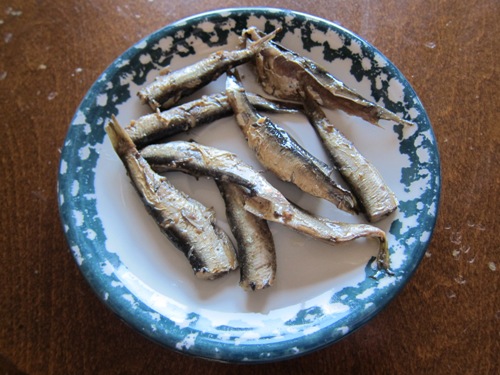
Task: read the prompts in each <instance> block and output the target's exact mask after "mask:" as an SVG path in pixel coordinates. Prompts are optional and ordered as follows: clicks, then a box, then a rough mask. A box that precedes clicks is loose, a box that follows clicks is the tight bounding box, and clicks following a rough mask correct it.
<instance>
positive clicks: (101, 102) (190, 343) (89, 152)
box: [58, 8, 441, 363]
mask: <svg viewBox="0 0 500 375" xmlns="http://www.w3.org/2000/svg"><path fill="white" fill-rule="evenodd" d="M251 17H254V18H255V17H257V18H260V19H265V22H264V25H261V26H262V28H263V29H265V31H270V30H272V29H274V27H275V26H276V25H277V24H279V25H281V26H282V27H283V29H284V30H285V31H286V32H288V31H290V32H294V31H295V32H300V33H301V37H302V42H303V46H304V49H306V50H310V49H311V48H312V47H315V46H318V44H317V43H316V42H313V39H312V38H311V33H312V32H313V31H314V32H320V33H324V34H326V33H327V32H334V33H336V34H338V36H339V37H340V38H341V40H342V41H343V43H344V45H343V46H342V47H340V48H337V47H332V46H330V45H329V44H328V43H324V44H323V45H322V47H323V56H324V59H325V61H332V60H334V59H337V58H342V59H351V60H352V69H351V72H350V73H351V74H352V75H353V76H354V77H355V78H356V79H357V80H358V81H360V80H361V79H368V80H370V82H371V88H372V95H373V98H375V100H377V101H379V102H381V103H383V104H384V105H385V106H386V107H387V108H388V109H390V110H392V111H394V112H400V113H405V115H408V114H409V113H410V111H412V110H414V112H413V113H417V115H415V116H413V117H412V120H413V121H415V122H416V123H417V124H418V131H416V132H414V133H413V134H411V135H409V136H407V135H404V134H403V129H402V127H400V126H394V131H395V132H396V133H397V134H398V137H399V140H400V152H401V154H405V155H407V156H408V159H409V165H408V167H405V168H403V170H402V171H401V183H402V184H404V186H405V189H407V190H411V189H413V188H414V187H415V186H416V185H418V186H419V188H418V190H419V191H418V192H417V193H416V196H415V198H414V199H411V200H407V201H401V202H400V203H401V205H400V211H401V212H402V214H403V215H402V216H403V217H406V218H409V217H411V218H412V220H413V221H414V222H415V223H416V225H412V226H411V227H409V228H408V225H407V224H406V223H404V222H402V221H400V220H398V219H396V220H394V222H393V223H392V226H391V228H390V233H391V235H392V236H394V238H396V241H395V243H393V244H391V249H392V247H393V246H394V247H398V248H399V249H400V250H401V251H404V253H405V260H404V263H403V264H402V266H401V267H400V269H398V270H397V271H396V276H397V279H395V280H397V282H394V283H392V284H390V285H388V286H387V287H385V288H384V289H380V290H378V289H375V288H374V284H373V280H372V279H370V278H368V277H367V279H366V281H364V282H362V283H360V284H359V285H358V286H356V287H353V288H344V289H343V290H341V291H340V292H339V293H338V295H344V296H350V295H353V296H354V295H358V296H359V295H360V294H362V293H365V295H366V296H367V298H365V299H364V300H363V303H362V306H361V303H360V304H359V305H357V302H356V299H355V298H354V299H353V302H345V303H348V304H349V307H350V312H349V314H347V315H339V314H333V315H332V314H328V313H325V311H324V310H323V309H322V308H321V306H312V307H308V308H305V309H303V310H301V311H300V312H299V313H298V314H296V316H295V317H294V318H293V319H288V320H287V321H286V322H284V325H285V326H286V327H288V328H290V330H289V332H290V333H289V334H286V335H280V336H279V337H278V336H274V337H273V336H268V337H265V336H261V337H260V338H259V339H258V340H249V341H241V340H239V339H238V337H241V332H239V333H238V332H237V331H238V329H234V328H232V327H228V326H224V327H222V326H221V327H215V328H214V331H212V332H210V331H200V330H199V329H197V324H196V323H197V321H200V320H201V319H202V318H203V317H200V316H199V315H198V314H196V313H194V312H193V313H191V314H188V315H187V316H186V321H188V322H190V323H189V324H187V325H179V324H177V323H175V322H173V321H172V320H171V319H169V318H168V317H166V316H163V315H160V314H158V312H157V311H155V310H154V309H152V308H151V307H150V306H148V305H146V304H145V303H143V302H142V301H141V300H139V299H135V298H134V297H133V295H134V293H133V292H131V291H130V290H129V289H127V287H126V286H125V285H124V284H123V283H122V282H121V280H120V278H119V277H118V275H117V273H116V272H111V271H107V270H108V268H106V267H108V266H110V268H109V269H111V270H119V269H123V267H124V266H123V264H121V262H120V259H119V258H118V256H117V255H116V254H114V253H111V252H109V251H108V250H107V249H106V248H105V240H106V234H105V230H104V228H103V225H102V222H101V220H100V218H99V216H98V214H97V208H96V196H95V187H94V178H95V167H96V164H97V160H98V158H99V149H100V145H102V143H103V140H104V137H105V131H104V127H103V125H104V123H105V122H106V121H107V120H108V119H109V118H110V117H111V116H112V115H116V114H117V112H118V109H117V105H119V104H121V103H124V102H126V101H127V100H128V99H130V91H129V84H128V83H126V82H124V77H133V78H132V79H133V82H134V83H135V84H137V85H140V84H143V83H144V82H145V80H146V75H147V72H149V71H150V70H151V69H158V67H159V66H160V65H161V66H165V65H168V63H169V61H170V59H171V58H172V56H173V54H167V55H165V53H164V52H165V51H163V50H162V49H161V48H153V46H158V45H159V43H160V41H161V40H162V39H164V38H166V37H171V38H173V39H174V41H175V42H174V43H173V45H177V46H179V45H182V46H183V48H182V49H178V50H177V52H176V53H177V54H179V55H181V52H180V51H181V50H182V51H183V52H182V53H184V54H186V55H189V54H193V53H195V51H194V50H193V47H192V46H190V45H188V44H187V43H184V40H185V38H186V37H187V36H188V35H195V36H196V37H197V38H198V39H200V40H201V41H203V43H204V44H206V45H207V46H209V47H213V46H217V45H221V46H223V45H224V44H225V43H226V41H227V37H228V34H229V32H235V33H238V34H239V33H241V31H242V30H243V29H244V28H246V27H248V26H250V25H249V19H250V18H251ZM228 20H231V23H230V25H231V27H230V30H228V29H227V28H222V27H218V26H217V25H222V24H225V25H227V24H228ZM207 22H208V23H213V24H215V25H216V26H215V27H214V30H213V32H212V34H210V35H209V34H206V33H204V31H203V30H202V29H201V28H199V27H198V25H200V24H202V23H207ZM179 31H182V32H183V34H182V36H179ZM213 33H215V34H217V35H216V36H217V37H216V38H213ZM353 41H355V42H356V43H358V44H359V45H360V46H361V51H360V53H359V54H355V53H353V52H352V49H349V48H347V47H348V46H349V45H350V44H351V43H352V42H353ZM183 43H184V44H183ZM145 50H147V51H148V53H149V55H150V57H151V58H150V59H148V60H147V61H145V60H144V58H143V56H144V55H143V53H144V51H145ZM363 58H365V59H366V58H368V59H370V61H373V62H375V61H378V62H382V63H374V64H373V66H374V68H373V69H370V70H366V69H363V68H362V63H363V62H362V59H363ZM141 59H142V60H141ZM381 74H383V75H384V76H386V77H387V79H386V80H384V81H383V82H382V86H380V82H378V85H377V77H378V76H380V75H381ZM390 78H395V79H397V80H398V81H399V82H401V83H402V85H403V93H404V95H403V98H402V100H400V101H398V102H393V101H391V100H390V98H389V95H388V94H387V85H386V83H385V82H387V81H388V80H389V79H390ZM125 81H126V80H125ZM406 117H409V115H408V116H406ZM422 150H425V158H423V157H422V156H421V155H422V152H421V151H422ZM440 179H441V177H440V164H439V156H438V150H437V145H436V141H435V137H434V134H433V131H432V128H431V125H430V122H429V119H428V117H427V115H426V112H425V110H424V108H423V107H422V104H421V103H420V100H419V99H418V97H417V95H416V94H415V92H414V91H413V89H412V88H411V86H410V85H409V83H408V82H407V80H406V79H405V78H404V77H403V75H402V74H401V73H400V72H399V71H398V69H397V68H396V67H394V66H393V65H392V63H391V62H389V61H388V60H387V59H386V58H385V57H384V56H383V55H382V54H381V53H380V52H379V51H377V50H376V49H375V48H374V47H372V46H371V45H370V44H368V43H367V42H366V41H364V40H362V39H361V38H359V37H358V36H355V35H353V34H352V33H351V32H349V31H347V30H345V29H343V28H341V27H339V26H337V25H335V24H333V23H331V22H329V21H326V20H322V19H320V18H317V17H313V16H310V15H307V14H302V13H297V12H293V11H290V10H285V9H271V8H240V9H224V10H217V11H212V12H208V13H204V14H200V15H196V16H193V17H190V18H187V19H184V20H181V21H178V22H176V23H173V24H171V25H169V26H167V27H165V28H163V29H161V30H159V31H157V32H155V33H153V34H151V35H150V36H148V37H146V38H145V39H144V40H142V41H141V42H139V43H137V44H136V45H135V46H133V47H131V48H130V49H129V50H127V51H126V52H125V53H124V54H123V55H121V56H120V57H119V58H118V59H117V60H116V61H115V62H113V63H112V64H111V66H109V67H108V68H107V69H106V70H105V71H104V73H103V74H102V76H101V77H100V78H99V79H98V80H97V81H96V82H95V83H94V85H93V86H92V87H91V89H90V90H89V92H88V93H87V95H86V96H85V98H84V99H83V101H82V103H81V105H80V106H79V108H78V110H77V112H76V114H75V117H74V118H73V120H72V123H71V125H70V127H69V131H68V134H67V138H66V141H65V144H64V148H63V150H62V155H61V163H60V170H59V180H58V197H59V208H60V214H61V219H62V223H63V226H64V231H65V233H66V236H67V239H68V242H69V246H70V248H71V250H72V252H73V254H74V256H75V259H76V261H77V263H78V265H79V267H80V269H81V271H82V273H83V274H84V276H85V278H86V279H87V280H88V282H89V283H90V285H91V286H92V288H93V289H94V290H95V292H96V293H97V295H98V296H99V297H100V298H101V299H102V300H103V301H104V302H105V304H106V305H107V306H108V307H109V308H111V309H112V310H113V311H114V312H115V313H117V314H118V315H119V316H120V318H122V319H123V320H124V321H125V322H127V323H128V324H130V325H131V326H133V327H134V328H135V329H136V330H137V331H139V332H141V333H142V334H144V335H145V336H147V337H148V338H150V339H152V340H154V341H156V342H158V343H160V344H161V345H164V346H166V347H168V348H170V349H173V350H177V351H180V352H183V353H186V354H190V355H194V356H198V357H203V358H207V359H213V360H219V361H226V362H238V363H262V362H269V361H277V360H284V359H288V358H291V357H295V356H297V355H303V354H306V353H309V352H311V351H314V350H317V349H320V348H323V347H325V346H327V345H330V344H332V343H334V342H336V341H338V340H340V339H341V338H343V337H345V336H346V335H347V334H348V333H351V332H353V331H354V330H355V329H357V328H359V327H360V326H362V325H363V324H365V323H366V322H367V321H369V320H370V319H371V318H373V317H374V316H375V315H376V314H377V313H379V312H380V311H381V310H382V309H383V308H384V307H385V306H386V305H387V304H388V303H389V302H390V301H391V300H392V299H393V298H394V296H395V295H396V294H397V293H398V292H399V291H400V290H401V288H402V287H403V286H404V284H405V283H406V282H407V281H408V280H409V279H410V277H411V275H412V274H413V272H414V271H415V269H416V268H417V266H418V264H419V263H420V261H421V259H422V257H423V255H424V253H425V251H426V248H427V246H428V244H429V241H430V238H431V236H432V232H433V229H434V225H435V222H436V217H437V211H438V206H439V196H440ZM370 267H371V265H370V264H368V265H367V271H366V273H367V275H368V271H369V269H368V268H370ZM368 290H370V293H366V292H365V291H368ZM373 291H375V292H373ZM372 292H373V293H372ZM124 295H127V296H132V297H131V298H132V301H131V300H130V298H123V297H124ZM335 301H338V297H336V296H332V297H331V301H330V302H331V303H333V302H335ZM132 305H133V308H131V306H132ZM312 323H314V329H311V327H313V326H312ZM249 330H251V328H249ZM240 331H241V329H240ZM217 332H218V333H220V332H227V335H225V336H224V337H225V338H224V339H221V338H220V337H221V336H220V335H217ZM304 332H307V334H305V333H304Z"/></svg>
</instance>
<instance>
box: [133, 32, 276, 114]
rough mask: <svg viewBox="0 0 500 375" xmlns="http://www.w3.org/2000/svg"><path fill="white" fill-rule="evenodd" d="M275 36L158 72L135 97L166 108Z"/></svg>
mask: <svg viewBox="0 0 500 375" xmlns="http://www.w3.org/2000/svg"><path fill="white" fill-rule="evenodd" d="M275 35H276V32H273V33H271V34H269V35H266V36H264V37H262V38H259V39H258V40H257V41H255V42H253V43H250V44H249V45H248V47H247V48H243V49H240V50H233V51H217V52H214V53H212V54H210V55H209V56H208V57H206V58H204V59H202V60H200V61H198V62H196V63H194V64H192V65H189V66H186V67H184V68H181V69H179V70H175V71H172V72H167V73H166V74H163V75H160V76H159V77H157V78H156V80H155V81H154V82H152V83H151V84H149V85H147V86H146V87H145V88H143V89H142V90H140V91H139V92H138V96H139V98H140V99H141V101H142V102H143V103H145V104H149V105H150V107H151V108H152V109H153V110H156V109H157V108H159V107H162V108H164V109H168V108H170V107H172V106H173V105H175V104H176V103H177V102H178V101H179V100H180V99H181V98H182V97H184V96H187V95H190V94H192V93H193V92H195V91H197V90H199V89H200V88H202V87H203V86H206V85H208V84H209V83H210V82H212V81H214V80H216V79H217V78H219V77H220V76H221V75H222V74H224V73H225V72H226V71H227V70H229V69H231V68H233V67H235V66H238V65H241V64H244V63H246V62H248V61H250V60H251V59H253V58H254V56H255V54H256V53H257V52H258V51H259V50H260V48H262V46H263V45H264V43H265V42H267V41H268V40H270V39H272V38H273V37H274V36H275Z"/></svg>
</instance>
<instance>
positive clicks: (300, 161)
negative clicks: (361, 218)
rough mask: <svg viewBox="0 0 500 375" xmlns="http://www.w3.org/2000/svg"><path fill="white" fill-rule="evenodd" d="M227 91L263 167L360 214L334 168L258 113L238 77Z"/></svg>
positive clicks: (316, 194) (318, 195) (351, 211)
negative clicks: (336, 179) (339, 183)
mask: <svg viewBox="0 0 500 375" xmlns="http://www.w3.org/2000/svg"><path fill="white" fill-rule="evenodd" d="M226 93H227V97H228V100H229V103H230V104H231V107H232V108H233V111H234V114H235V117H236V122H237V123H238V125H239V127H240V128H241V130H242V131H243V134H244V135H245V138H246V140H247V142H248V145H249V146H250V148H251V149H252V150H253V151H254V152H255V155H256V156H257V159H258V160H259V161H260V163H261V164H262V165H263V166H264V167H266V168H267V169H268V170H270V171H271V172H273V173H274V174H275V175H276V176H277V177H279V178H280V179H281V180H283V181H286V182H291V183H293V184H295V185H296V186H297V187H299V188H300V189H301V190H302V191H304V192H306V193H309V194H311V195H313V196H315V197H319V198H323V199H326V200H328V201H330V202H332V203H334V204H335V205H336V206H337V207H338V208H340V209H342V210H344V211H346V212H349V213H357V203H356V200H355V198H354V196H353V195H352V194H351V193H350V192H349V191H348V190H346V189H344V188H342V187H341V186H340V185H338V184H337V183H336V182H335V181H334V180H333V178H332V176H333V174H334V171H333V169H332V168H330V167H329V166H328V165H327V164H325V163H323V162H322V161H320V160H318V159H317V158H316V157H314V156H313V155H312V154H310V153H309V152H308V151H307V150H305V149H304V148H303V147H302V146H300V145H299V143H298V142H297V141H296V140H295V139H294V138H292V137H291V136H290V135H289V134H288V133H287V132H286V131H285V130H283V129H282V128H281V127H279V126H278V125H276V124H275V123H273V122H272V121H271V120H270V119H269V118H267V117H264V116H261V115H260V114H259V113H257V112H256V110H255V108H254V107H253V106H252V105H251V103H250V102H249V101H248V98H247V97H246V93H245V90H244V89H243V87H242V86H241V84H240V82H239V81H238V79H237V78H236V76H234V75H232V74H229V73H228V77H227V84H226Z"/></svg>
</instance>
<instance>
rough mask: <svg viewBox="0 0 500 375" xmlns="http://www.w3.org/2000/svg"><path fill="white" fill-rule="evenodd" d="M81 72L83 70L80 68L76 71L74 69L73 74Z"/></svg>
mask: <svg viewBox="0 0 500 375" xmlns="http://www.w3.org/2000/svg"><path fill="white" fill-rule="evenodd" d="M82 71H83V69H82V68H76V69H75V73H81V72H82Z"/></svg>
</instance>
